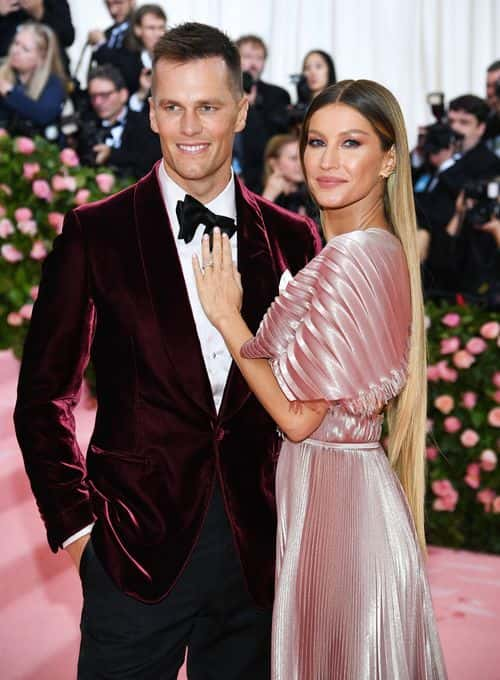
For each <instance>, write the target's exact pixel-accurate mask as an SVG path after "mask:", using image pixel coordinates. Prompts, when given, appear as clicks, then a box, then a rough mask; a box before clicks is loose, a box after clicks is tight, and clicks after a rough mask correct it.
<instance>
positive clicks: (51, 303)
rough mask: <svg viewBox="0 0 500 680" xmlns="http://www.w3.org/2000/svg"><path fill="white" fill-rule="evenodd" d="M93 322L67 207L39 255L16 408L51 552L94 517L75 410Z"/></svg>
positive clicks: (79, 240)
mask: <svg viewBox="0 0 500 680" xmlns="http://www.w3.org/2000/svg"><path fill="white" fill-rule="evenodd" d="M94 323H95V309H94V304H93V301H92V298H91V295H90V285H89V275H88V269H87V258H86V254H85V247H84V241H83V237H82V230H81V227H80V224H79V221H78V216H77V215H76V214H75V213H74V212H70V213H68V214H67V216H66V218H65V223H64V228H63V232H62V234H61V236H59V237H58V238H57V239H56V241H55V242H54V248H53V250H52V252H51V253H50V255H49V256H48V258H47V259H46V261H45V263H44V267H43V275H42V280H41V283H40V288H39V295H38V299H37V301H36V303H35V306H34V309H33V315H32V320H31V323H30V328H29V331H28V336H27V339H26V344H25V348H24V354H23V360H22V364H21V372H20V377H19V385H18V396H17V403H16V408H15V412H14V422H15V427H16V434H17V438H18V441H19V445H20V447H21V451H22V454H23V457H24V463H25V467H26V471H27V473H28V476H29V479H30V482H31V487H32V489H33V493H34V495H35V498H36V501H37V504H38V508H39V510H40V514H41V516H42V519H43V521H44V522H45V525H46V529H47V535H48V541H49V545H50V547H51V549H52V550H53V551H54V552H55V551H57V549H58V548H59V547H60V546H61V544H62V542H63V541H64V540H65V539H66V538H68V536H71V535H72V534H74V533H75V532H77V531H78V530H80V529H82V528H83V527H85V526H86V525H88V524H90V523H91V522H92V521H93V520H94V516H93V513H92V509H91V503H90V495H89V489H88V485H87V482H86V466H85V459H84V457H83V455H82V453H81V451H80V449H79V447H78V444H77V441H76V436H75V420H74V415H73V411H74V408H75V406H76V404H77V403H78V398H79V393H80V388H81V383H82V376H83V372H84V370H85V367H86V365H87V363H88V358H89V354H90V346H91V343H92V337H93V331H94Z"/></svg>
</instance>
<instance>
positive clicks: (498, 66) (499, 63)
mask: <svg viewBox="0 0 500 680" xmlns="http://www.w3.org/2000/svg"><path fill="white" fill-rule="evenodd" d="M486 71H487V72H488V73H493V71H500V59H497V60H496V61H494V62H493V63H492V64H490V65H489V66H488V68H487V69H486Z"/></svg>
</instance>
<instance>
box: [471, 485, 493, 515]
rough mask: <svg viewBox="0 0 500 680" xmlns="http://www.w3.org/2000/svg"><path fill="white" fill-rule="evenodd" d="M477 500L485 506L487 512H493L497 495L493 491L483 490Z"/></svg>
mask: <svg viewBox="0 0 500 680" xmlns="http://www.w3.org/2000/svg"><path fill="white" fill-rule="evenodd" d="M476 498H477V500H478V501H479V502H480V503H482V504H483V505H484V511H485V512H491V506H492V505H493V502H494V501H495V498H496V493H495V492H494V491H493V490H492V489H482V490H481V491H480V492H479V493H478V494H477V495H476Z"/></svg>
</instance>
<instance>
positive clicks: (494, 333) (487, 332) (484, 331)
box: [479, 321, 500, 340]
mask: <svg viewBox="0 0 500 680" xmlns="http://www.w3.org/2000/svg"><path fill="white" fill-rule="evenodd" d="M479 332H480V333H481V335H482V336H483V338H486V340H494V339H495V338H496V337H498V335H499V334H500V323H498V321H488V322H487V323H483V325H482V326H481V328H480V329H479Z"/></svg>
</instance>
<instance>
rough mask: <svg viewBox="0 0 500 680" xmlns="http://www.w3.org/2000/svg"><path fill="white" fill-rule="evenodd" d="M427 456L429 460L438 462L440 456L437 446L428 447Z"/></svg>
mask: <svg viewBox="0 0 500 680" xmlns="http://www.w3.org/2000/svg"><path fill="white" fill-rule="evenodd" d="M425 455H426V457H427V460H436V458H437V456H438V450H437V449H436V447H435V446H428V447H427V448H426V449H425Z"/></svg>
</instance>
